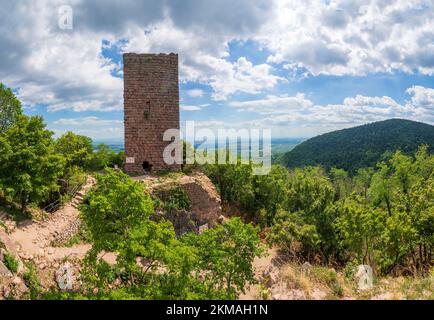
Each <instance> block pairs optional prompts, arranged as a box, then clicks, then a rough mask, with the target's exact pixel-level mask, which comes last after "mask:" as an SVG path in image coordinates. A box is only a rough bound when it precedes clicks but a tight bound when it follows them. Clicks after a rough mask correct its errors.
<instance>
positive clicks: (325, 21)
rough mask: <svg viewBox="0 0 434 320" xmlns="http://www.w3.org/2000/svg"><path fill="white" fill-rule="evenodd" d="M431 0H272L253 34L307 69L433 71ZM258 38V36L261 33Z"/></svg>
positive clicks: (277, 56)
mask: <svg viewBox="0 0 434 320" xmlns="http://www.w3.org/2000/svg"><path fill="white" fill-rule="evenodd" d="M433 6H434V4H433V2H432V1H428V0H426V1H424V0H411V1H407V0H396V1H383V0H373V1H369V2H367V1H359V0H358V1H346V0H333V1H323V0H311V1H304V0H278V1H277V2H276V7H277V10H276V17H275V19H273V20H271V21H269V22H268V23H267V24H266V25H265V26H264V27H263V28H262V32H261V33H259V34H258V36H257V39H259V41H261V42H262V43H263V45H265V46H266V47H267V48H268V49H269V50H270V51H271V52H272V55H271V56H270V57H269V61H270V62H275V63H278V62H291V63H298V64H301V65H303V66H304V67H305V68H306V69H307V70H309V72H310V73H311V74H313V75H318V74H328V75H344V74H346V75H365V74H368V73H372V72H393V71H396V70H400V71H404V72H420V73H422V74H428V75H432V74H433V73H434V58H433V57H434V42H433V41H432V36H433V31H432V30H434V10H433ZM261 38H262V39H261Z"/></svg>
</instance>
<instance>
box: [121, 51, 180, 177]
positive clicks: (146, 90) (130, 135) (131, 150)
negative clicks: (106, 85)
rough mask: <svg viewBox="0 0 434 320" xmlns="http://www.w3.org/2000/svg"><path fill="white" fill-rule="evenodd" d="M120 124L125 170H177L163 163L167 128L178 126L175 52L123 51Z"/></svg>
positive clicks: (128, 171)
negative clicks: (122, 120)
mask: <svg viewBox="0 0 434 320" xmlns="http://www.w3.org/2000/svg"><path fill="white" fill-rule="evenodd" d="M123 59H124V126H125V157H126V159H125V171H126V172H127V173H135V174H140V173H146V172H150V171H158V170H164V169H175V170H177V169H179V168H180V165H179V164H173V165H167V164H166V163H165V162H164V160H163V150H164V148H165V147H166V146H167V145H168V144H169V143H171V142H170V141H163V134H164V132H165V131H166V130H167V129H179V87H178V55H177V54H173V53H171V54H135V53H125V54H124V55H123Z"/></svg>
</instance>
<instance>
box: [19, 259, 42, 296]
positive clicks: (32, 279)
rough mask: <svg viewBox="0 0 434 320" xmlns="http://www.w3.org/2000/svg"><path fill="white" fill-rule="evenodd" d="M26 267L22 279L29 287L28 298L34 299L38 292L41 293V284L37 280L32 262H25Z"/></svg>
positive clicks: (36, 273)
mask: <svg viewBox="0 0 434 320" xmlns="http://www.w3.org/2000/svg"><path fill="white" fill-rule="evenodd" d="M26 267H27V270H26V272H25V273H24V274H23V279H24V282H25V283H26V285H27V287H28V288H29V293H30V299H31V300H35V299H38V298H39V294H40V293H41V284H40V281H39V277H38V272H37V269H36V266H35V264H34V263H33V262H29V263H27V265H26Z"/></svg>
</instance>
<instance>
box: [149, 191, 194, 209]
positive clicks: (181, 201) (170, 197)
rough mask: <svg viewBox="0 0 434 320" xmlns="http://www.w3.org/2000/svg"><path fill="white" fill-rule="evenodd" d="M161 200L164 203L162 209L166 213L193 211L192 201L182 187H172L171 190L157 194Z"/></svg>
mask: <svg viewBox="0 0 434 320" xmlns="http://www.w3.org/2000/svg"><path fill="white" fill-rule="evenodd" d="M157 196H158V198H159V200H161V202H162V209H163V210H164V211H165V212H168V213H173V212H178V211H182V210H190V209H191V200H190V198H189V197H188V195H187V193H186V192H185V190H184V189H182V188H181V187H172V188H170V189H169V190H161V192H157Z"/></svg>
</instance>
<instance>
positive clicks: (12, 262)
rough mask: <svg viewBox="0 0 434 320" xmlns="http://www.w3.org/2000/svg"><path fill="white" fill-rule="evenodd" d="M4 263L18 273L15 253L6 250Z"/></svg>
mask: <svg viewBox="0 0 434 320" xmlns="http://www.w3.org/2000/svg"><path fill="white" fill-rule="evenodd" d="M3 259H4V260H3V263H4V265H5V266H6V268H8V269H9V270H10V271H11V272H12V273H17V271H18V261H17V259H15V257H14V256H13V255H11V254H10V253H8V252H5V253H4V255H3Z"/></svg>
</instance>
